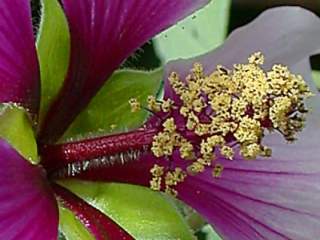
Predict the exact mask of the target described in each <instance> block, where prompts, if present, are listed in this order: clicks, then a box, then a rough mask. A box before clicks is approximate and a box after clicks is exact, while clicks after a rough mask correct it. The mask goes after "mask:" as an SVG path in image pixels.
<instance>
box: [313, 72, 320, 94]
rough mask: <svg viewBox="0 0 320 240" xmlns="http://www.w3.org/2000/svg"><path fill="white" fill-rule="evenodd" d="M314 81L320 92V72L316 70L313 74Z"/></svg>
mask: <svg viewBox="0 0 320 240" xmlns="http://www.w3.org/2000/svg"><path fill="white" fill-rule="evenodd" d="M312 76H313V80H314V81H315V83H316V86H317V88H318V89H319V90H320V71H316V70H314V71H313V72H312Z"/></svg>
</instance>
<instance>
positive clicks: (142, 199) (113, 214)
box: [60, 180, 195, 240]
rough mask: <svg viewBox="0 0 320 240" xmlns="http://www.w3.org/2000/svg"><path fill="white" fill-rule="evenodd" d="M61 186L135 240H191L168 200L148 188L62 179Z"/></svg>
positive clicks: (183, 222) (181, 218) (187, 230)
mask: <svg viewBox="0 0 320 240" xmlns="http://www.w3.org/2000/svg"><path fill="white" fill-rule="evenodd" d="M60 183H61V184H62V185H63V186H64V187H66V188H68V189H69V190H70V191H72V192H73V193H75V194H76V195H78V196H79V197H81V198H82V199H84V200H85V201H86V202H88V203H89V204H91V205H92V206H94V207H95V208H97V209H99V210H100V211H101V212H103V213H105V214H106V215H107V216H109V217H110V218H111V219H113V220H114V221H115V222H116V223H118V224H119V225H120V226H121V227H122V228H123V229H125V230H126V231H127V232H128V233H129V234H131V235H132V236H133V237H134V238H135V239H137V240H148V239H157V240H176V239H184V240H193V239H195V238H194V235H193V232H192V231H191V230H190V228H189V226H188V224H187V223H186V221H185V220H184V218H183V217H182V216H181V214H180V212H179V210H178V209H177V208H176V207H175V205H174V204H173V203H172V201H169V200H168V198H167V197H165V196H164V195H163V194H161V193H158V192H154V191H152V190H150V189H148V188H144V187H140V186H134V185H128V184H121V183H100V182H94V183H92V182H85V181H79V180H66V181H63V182H60Z"/></svg>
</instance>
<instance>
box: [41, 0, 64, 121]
mask: <svg viewBox="0 0 320 240" xmlns="http://www.w3.org/2000/svg"><path fill="white" fill-rule="evenodd" d="M41 3H42V14H41V17H42V18H41V23H40V30H39V34H38V38H37V50H38V57H39V64H40V76H41V106H40V122H41V121H42V120H43V117H44V116H45V114H46V113H47V111H48V108H49V107H50V104H51V103H52V101H53V100H54V99H55V97H56V96H57V94H58V93H59V90H60V89H61V87H62V86H63V82H64V79H65V76H66V73H67V70H68V66H69V58H70V56H69V55H70V33H69V28H68V22H67V19H66V17H65V15H64V12H63V10H62V8H61V6H60V4H59V2H58V1H57V0H41Z"/></svg>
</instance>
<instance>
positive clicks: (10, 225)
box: [0, 140, 58, 240]
mask: <svg viewBox="0 0 320 240" xmlns="http://www.w3.org/2000/svg"><path fill="white" fill-rule="evenodd" d="M0 166H1V167H0V239H8V240H21V239H32V240H43V239H48V240H56V239H57V237H58V210H57V203H56V201H55V198H54V196H53V193H52V192H51V190H50V188H49V185H48V183H47V182H46V179H45V174H44V171H43V170H42V169H41V168H40V167H39V166H33V165H31V164H30V163H29V162H28V161H27V160H25V159H23V158H22V157H21V156H20V155H19V154H18V153H17V152H16V151H15V150H14V149H13V148H12V147H11V146H10V145H8V144H7V143H6V142H5V141H3V140H0Z"/></svg>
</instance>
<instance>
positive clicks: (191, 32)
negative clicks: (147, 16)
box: [153, 0, 231, 63]
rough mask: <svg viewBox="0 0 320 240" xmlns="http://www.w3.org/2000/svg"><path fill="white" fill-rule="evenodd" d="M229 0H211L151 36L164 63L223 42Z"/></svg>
mask: <svg viewBox="0 0 320 240" xmlns="http://www.w3.org/2000/svg"><path fill="white" fill-rule="evenodd" d="M230 6H231V0H214V1H211V2H210V3H209V4H208V5H207V6H206V7H204V8H202V9H201V10H199V11H198V12H196V13H195V14H193V15H191V16H189V17H188V18H186V19H185V20H183V21H181V22H179V23H178V24H176V25H175V26H173V27H172V28H170V29H168V30H167V31H164V32H162V33H161V34H159V35H158V36H157V37H155V38H154V39H153V42H154V45H155V50H156V53H157V54H158V56H159V57H160V59H161V60H162V62H163V63H166V62H168V61H170V60H173V59H178V58H191V57H194V56H197V55H200V54H204V53H207V52H208V51H211V50H213V49H215V48H216V47H218V46H219V45H220V44H222V43H223V41H224V39H225V37H226V35H227V30H228V24H229V12H230Z"/></svg>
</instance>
